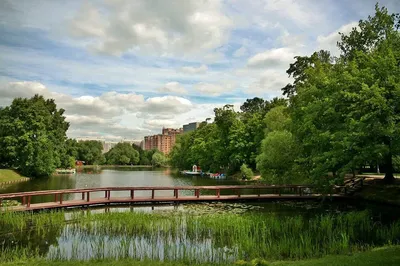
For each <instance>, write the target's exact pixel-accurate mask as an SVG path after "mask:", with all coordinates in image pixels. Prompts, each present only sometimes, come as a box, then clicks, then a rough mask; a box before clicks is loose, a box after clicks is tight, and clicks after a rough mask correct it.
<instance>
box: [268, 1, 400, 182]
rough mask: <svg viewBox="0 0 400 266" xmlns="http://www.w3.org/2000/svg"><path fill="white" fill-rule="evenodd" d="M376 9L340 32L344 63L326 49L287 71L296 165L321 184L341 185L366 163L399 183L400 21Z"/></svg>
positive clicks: (389, 179)
mask: <svg viewBox="0 0 400 266" xmlns="http://www.w3.org/2000/svg"><path fill="white" fill-rule="evenodd" d="M375 11H376V12H375V16H374V17H368V19H367V20H361V21H360V22H359V27H358V28H354V29H353V30H352V31H351V32H350V33H349V34H348V35H345V34H341V41H340V42H339V43H338V46H339V48H340V49H341V51H342V54H341V55H340V57H339V58H333V57H331V56H330V53H329V52H326V51H320V52H317V53H314V54H313V55H312V56H311V57H296V62H295V63H294V64H291V65H290V68H289V69H288V71H287V72H288V74H289V75H292V76H293V77H294V83H293V84H291V85H290V86H288V87H287V88H286V91H285V89H284V90H283V91H284V94H286V95H288V96H290V109H289V110H290V118H291V121H292V122H291V124H292V125H291V127H290V129H288V130H289V131H290V133H291V134H292V136H293V138H294V139H295V141H296V142H297V143H299V144H301V153H300V154H299V155H298V158H297V159H296V160H297V162H299V164H301V165H302V167H303V168H304V169H307V170H308V171H309V172H310V175H311V177H312V178H313V180H314V182H315V183H316V184H323V183H324V184H334V183H340V182H342V180H343V176H344V174H345V173H348V172H352V171H354V170H355V169H357V168H359V167H360V166H362V165H364V164H365V163H366V162H378V163H380V164H382V165H383V167H382V168H384V170H385V172H386V175H385V180H387V182H393V180H394V178H393V162H392V158H393V156H394V155H398V154H399V152H400V150H399V139H400V135H399V129H400V127H399V121H400V116H399V111H400V98H399V97H400V34H399V31H398V29H399V25H400V23H399V21H400V17H399V15H394V14H393V15H390V14H388V11H387V9H385V8H379V7H378V6H376V9H375ZM275 138H277V136H275ZM269 145H270V146H273V145H272V144H269ZM271 148H272V147H271ZM328 173H332V174H333V175H332V176H330V177H328ZM321 177H326V178H321Z"/></svg>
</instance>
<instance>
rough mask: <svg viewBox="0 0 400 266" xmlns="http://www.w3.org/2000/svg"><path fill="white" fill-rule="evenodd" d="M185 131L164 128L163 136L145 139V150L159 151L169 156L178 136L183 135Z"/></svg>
mask: <svg viewBox="0 0 400 266" xmlns="http://www.w3.org/2000/svg"><path fill="white" fill-rule="evenodd" d="M182 132H183V129H181V128H180V129H174V128H163V129H162V134H158V135H153V136H146V137H144V150H152V149H158V150H159V151H161V152H162V153H164V154H168V153H169V152H170V151H171V150H172V147H173V146H174V145H175V142H176V136H177V135H179V134H181V133H182Z"/></svg>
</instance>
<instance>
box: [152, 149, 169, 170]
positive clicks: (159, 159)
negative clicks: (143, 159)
mask: <svg viewBox="0 0 400 266" xmlns="http://www.w3.org/2000/svg"><path fill="white" fill-rule="evenodd" d="M151 164H152V165H153V166H157V167H159V166H167V165H168V159H167V157H166V156H165V155H164V154H163V153H161V152H155V153H154V154H153V156H152V158H151Z"/></svg>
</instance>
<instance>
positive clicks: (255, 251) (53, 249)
mask: <svg viewBox="0 0 400 266" xmlns="http://www.w3.org/2000/svg"><path fill="white" fill-rule="evenodd" d="M0 228H1V229H0V232H1V233H0V261H7V260H10V258H13V257H15V256H16V254H17V253H20V252H21V253H22V254H25V256H27V257H29V256H40V257H45V258H46V259H49V260H89V259H96V260H103V259H125V258H133V259H139V260H148V259H150V260H158V261H170V262H173V261H180V262H184V263H188V264H197V263H220V262H234V261H237V260H239V259H244V260H251V259H254V258H262V259H268V260H271V259H274V260H282V259H303V258H312V257H320V256H323V255H327V254H348V253H349V252H354V251H361V250H366V249H370V248H372V247H376V246H382V245H385V244H399V243H400V221H396V222H392V223H390V224H383V223H381V221H376V220H373V219H372V217H371V214H370V213H369V212H367V211H362V212H349V213H342V214H336V215H332V214H325V215H319V216H314V217H312V218H305V217H303V216H292V217H286V218H285V219H282V218H280V217H276V216H274V215H272V214H271V215H265V214H254V213H248V214H242V215H237V214H208V215H199V216H196V215H187V214H182V213H174V212H171V213H166V214H159V213H144V212H111V213H103V214H93V213H91V212H83V211H76V212H73V213H64V212H49V213H40V214H31V213H6V214H4V215H2V216H1V217H0ZM6 232H11V234H12V236H13V237H14V238H15V239H17V238H18V243H20V244H10V243H7V242H5V241H3V242H1V239H2V236H3V238H4V235H5V234H6ZM27 232H29V234H28V233H27ZM49 232H52V233H51V234H52V235H54V236H53V237H54V239H53V241H52V242H51V243H49V244H48V245H44V246H41V247H40V248H37V247H35V246H33V245H32V244H29V243H31V242H32V241H27V237H28V236H29V238H30V239H31V240H32V239H35V240H36V241H38V242H40V241H43V240H44V239H49V238H50V237H49V234H50V233H49ZM10 239H11V238H10ZM23 243H25V244H23ZM39 246H40V245H39Z"/></svg>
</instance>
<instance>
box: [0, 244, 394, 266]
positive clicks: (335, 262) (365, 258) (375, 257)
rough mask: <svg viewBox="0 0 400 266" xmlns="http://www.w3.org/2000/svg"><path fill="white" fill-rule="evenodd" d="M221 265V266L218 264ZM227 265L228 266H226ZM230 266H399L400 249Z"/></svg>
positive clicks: (163, 265)
mask: <svg viewBox="0 0 400 266" xmlns="http://www.w3.org/2000/svg"><path fill="white" fill-rule="evenodd" d="M1 265H4V266H24V265H26V266H42V265H43V266H47V265H48V266H75V265H82V266H91V265H96V266H128V265H137V266H147V265H154V266H158V265H160V266H173V265H176V266H183V265H188V264H186V263H178V262H157V261H135V260H130V259H124V260H118V261H116V260H101V261H86V262H83V261H79V262H77V261H45V260H43V259H18V260H16V261H14V262H8V263H3V264H1ZM201 265H211V264H201ZM220 265H223V264H220ZM226 265H228V264H226ZM232 265H273V266H291V265H296V266H302V265H304V266H326V265H330V266H342V265H352V266H358V265H359V266H375V265H376V266H381V265H385V266H390V265H400V247H399V246H391V247H382V248H377V249H373V250H371V251H366V252H361V253H355V254H352V255H336V256H326V257H323V258H319V259H311V260H298V261H275V262H266V263H264V264H263V263H262V262H261V263H260V261H258V264H257V261H256V260H254V261H250V262H244V261H238V262H236V263H234V264H232Z"/></svg>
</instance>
